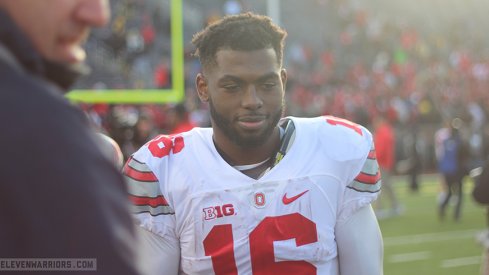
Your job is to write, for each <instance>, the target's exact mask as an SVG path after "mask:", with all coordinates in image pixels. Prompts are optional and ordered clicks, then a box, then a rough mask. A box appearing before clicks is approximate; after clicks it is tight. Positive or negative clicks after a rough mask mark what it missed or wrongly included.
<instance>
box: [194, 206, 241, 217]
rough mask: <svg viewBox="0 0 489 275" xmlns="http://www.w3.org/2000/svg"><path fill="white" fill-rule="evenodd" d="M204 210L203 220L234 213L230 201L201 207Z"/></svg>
mask: <svg viewBox="0 0 489 275" xmlns="http://www.w3.org/2000/svg"><path fill="white" fill-rule="evenodd" d="M202 211H203V212H204V220H213V219H218V218H222V217H227V216H233V215H236V212H235V211H234V206H233V204H231V203H228V204H223V205H216V206H212V207H206V208H204V209H202Z"/></svg>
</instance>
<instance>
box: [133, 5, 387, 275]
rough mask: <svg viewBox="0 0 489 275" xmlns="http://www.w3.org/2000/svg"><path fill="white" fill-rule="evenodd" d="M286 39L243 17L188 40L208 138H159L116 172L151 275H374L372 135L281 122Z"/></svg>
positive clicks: (377, 262) (328, 124)
mask: <svg viewBox="0 0 489 275" xmlns="http://www.w3.org/2000/svg"><path fill="white" fill-rule="evenodd" d="M285 36H286V32H285V31H284V30H283V29H281V28H280V27H278V26H277V25H275V24H273V23H272V22H271V20H270V18H268V17H265V16H260V15H255V14H252V13H245V14H240V15H234V16H227V17H224V18H223V19H222V20H220V21H218V22H216V23H214V24H212V25H210V26H208V27H206V28H205V29H204V30H202V31H201V32H199V33H197V34H196V35H195V36H194V38H193V43H194V45H195V46H196V49H197V50H196V55H197V56H198V57H199V59H200V62H201V64H202V72H201V73H199V74H198V75H197V77H196V81H195V82H196V87H197V91H198V94H199V97H200V99H201V100H202V101H204V102H207V103H208V104H209V107H210V114H211V121H212V128H194V129H193V130H191V131H189V132H186V133H182V134H178V135H172V136H165V135H160V136H158V137H156V138H154V139H153V140H152V141H150V142H148V143H147V144H146V145H144V146H143V147H142V148H141V149H140V150H139V151H137V152H136V153H135V154H134V155H133V156H132V157H131V158H130V159H129V160H128V162H127V163H126V165H125V167H124V173H125V175H126V177H127V180H128V184H129V189H130V198H131V200H132V202H133V203H134V206H133V210H134V213H135V216H136V218H137V221H138V223H139V225H140V228H141V229H140V231H141V235H142V238H143V240H144V243H145V246H146V248H145V250H146V254H147V255H146V256H145V257H144V258H145V259H146V261H147V262H146V267H147V268H148V269H150V272H151V273H152V274H255V275H256V274H328V275H331V274H342V275H345V274H354V275H359V274H368V275H378V274H382V256H383V248H382V237H381V233H380V230H379V226H378V223H377V220H376V218H375V215H374V213H373V211H372V208H371V206H370V204H371V202H372V201H374V200H375V199H376V198H377V196H378V194H379V190H380V173H379V168H378V164H377V161H376V158H375V150H374V147H373V142H372V136H371V134H370V133H369V132H368V131H367V130H366V129H365V128H363V127H362V126H360V125H356V124H354V123H352V122H349V121H346V120H343V119H340V118H335V117H329V116H328V117H316V118H297V117H285V118H282V116H283V111H284V90H285V84H286V80H287V73H286V71H285V69H284V68H283V67H282V56H283V47H284V38H285Z"/></svg>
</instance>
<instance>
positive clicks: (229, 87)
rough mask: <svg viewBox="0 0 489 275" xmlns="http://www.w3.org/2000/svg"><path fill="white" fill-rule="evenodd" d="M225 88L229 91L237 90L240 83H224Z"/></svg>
mask: <svg viewBox="0 0 489 275" xmlns="http://www.w3.org/2000/svg"><path fill="white" fill-rule="evenodd" d="M222 87H223V88H224V89H226V90H228V91H236V90H238V89H239V85H235V84H232V85H224V86H222Z"/></svg>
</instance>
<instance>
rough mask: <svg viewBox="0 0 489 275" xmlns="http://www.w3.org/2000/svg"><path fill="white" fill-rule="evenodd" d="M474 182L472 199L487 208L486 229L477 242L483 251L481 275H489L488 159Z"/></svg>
mask: <svg viewBox="0 0 489 275" xmlns="http://www.w3.org/2000/svg"><path fill="white" fill-rule="evenodd" d="M474 180H475V187H474V189H473V191H472V198H473V199H474V200H475V201H476V202H478V203H480V204H482V205H484V206H485V207H486V217H485V219H486V228H485V229H484V230H483V231H482V232H480V233H479V234H478V235H477V241H478V242H479V243H480V244H481V246H482V249H483V252H482V262H481V269H480V274H481V275H489V161H488V160H487V159H486V161H485V164H484V167H483V168H482V173H480V174H478V173H476V175H475V177H474Z"/></svg>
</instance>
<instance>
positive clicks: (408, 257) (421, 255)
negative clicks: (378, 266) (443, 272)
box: [389, 251, 432, 263]
mask: <svg viewBox="0 0 489 275" xmlns="http://www.w3.org/2000/svg"><path fill="white" fill-rule="evenodd" d="M431 254H432V252H431V251H420V252H412V253H403V254H394V255H392V256H390V257H389V262H391V263H402V262H412V261H420V260H426V259H429V258H431Z"/></svg>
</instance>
